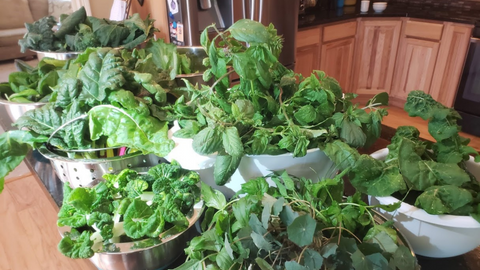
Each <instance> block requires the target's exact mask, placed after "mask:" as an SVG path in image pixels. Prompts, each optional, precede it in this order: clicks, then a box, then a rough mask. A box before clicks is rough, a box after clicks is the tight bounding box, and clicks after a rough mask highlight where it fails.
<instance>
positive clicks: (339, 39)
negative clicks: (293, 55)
mask: <svg viewBox="0 0 480 270" xmlns="http://www.w3.org/2000/svg"><path fill="white" fill-rule="evenodd" d="M356 32H357V22H356V21H351V22H345V23H339V24H334V25H328V26H325V27H324V28H323V39H322V51H321V54H320V70H323V71H325V73H326V74H327V75H328V76H331V77H333V78H335V79H337V81H338V82H339V84H340V86H341V87H342V89H343V90H344V91H345V92H350V91H351V82H352V70H353V56H354V53H355V34H356Z"/></svg>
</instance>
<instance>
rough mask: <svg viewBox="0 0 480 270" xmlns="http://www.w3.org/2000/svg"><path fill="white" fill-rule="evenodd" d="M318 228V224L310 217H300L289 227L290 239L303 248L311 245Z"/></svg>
mask: <svg viewBox="0 0 480 270" xmlns="http://www.w3.org/2000/svg"><path fill="white" fill-rule="evenodd" d="M316 226H317V223H316V222H315V220H314V219H313V218H312V217H310V215H302V216H299V217H297V218H295V220H294V221H293V222H292V223H291V224H290V225H288V227H287V232H288V239H289V240H290V241H292V242H294V243H295V244H297V245H299V246H301V247H303V246H306V245H310V244H311V243H312V241H313V235H314V234H315V228H316Z"/></svg>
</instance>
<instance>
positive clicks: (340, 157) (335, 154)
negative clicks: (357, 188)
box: [321, 140, 360, 170]
mask: <svg viewBox="0 0 480 270" xmlns="http://www.w3.org/2000/svg"><path fill="white" fill-rule="evenodd" d="M321 149H322V150H323V152H324V153H325V154H326V155H327V156H328V157H329V158H330V159H331V160H332V161H333V163H335V165H336V166H337V168H339V169H340V170H345V169H346V168H350V167H353V166H355V164H356V162H357V160H358V158H359V157H360V154H359V153H358V151H356V150H355V149H353V148H351V147H350V146H349V145H348V144H346V143H344V142H342V141H338V140H335V141H333V142H330V143H327V144H325V145H324V146H323V147H321Z"/></svg>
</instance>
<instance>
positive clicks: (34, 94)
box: [0, 58, 70, 122]
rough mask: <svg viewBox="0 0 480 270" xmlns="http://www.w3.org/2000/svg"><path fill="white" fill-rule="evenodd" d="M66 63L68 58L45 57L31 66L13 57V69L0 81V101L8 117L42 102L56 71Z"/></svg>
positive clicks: (47, 95)
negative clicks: (6, 79)
mask: <svg viewBox="0 0 480 270" xmlns="http://www.w3.org/2000/svg"><path fill="white" fill-rule="evenodd" d="M69 65H70V62H69V61H63V60H55V59H51V58H45V59H43V60H41V61H40V62H38V64H37V65H36V66H35V67H33V66H30V65H29V64H28V63H26V62H24V61H22V60H19V59H15V66H16V68H17V71H15V72H12V73H10V74H9V76H8V82H4V83H0V105H1V106H3V107H5V110H6V111H7V113H8V116H9V117H10V119H11V121H12V122H15V121H17V120H18V118H20V116H22V115H23V114H24V113H25V112H27V111H29V110H33V109H37V108H40V107H42V106H43V105H45V104H46V103H47V102H48V101H49V99H50V96H51V94H52V92H53V90H52V88H53V87H54V86H56V85H57V82H58V78H59V76H60V74H61V73H62V72H63V71H64V70H66V69H68V67H69Z"/></svg>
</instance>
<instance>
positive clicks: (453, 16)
mask: <svg viewBox="0 0 480 270" xmlns="http://www.w3.org/2000/svg"><path fill="white" fill-rule="evenodd" d="M358 2H360V1H358ZM371 4H372V1H370V8H369V11H368V12H366V13H362V12H360V6H359V4H357V5H356V6H345V7H343V8H331V7H327V6H324V7H316V8H311V9H307V10H306V13H305V14H303V15H300V16H299V20H298V27H299V28H306V27H311V26H316V25H320V24H327V23H334V22H339V21H344V20H349V19H356V18H365V17H366V18H381V17H409V18H416V19H426V20H437V21H447V22H455V23H464V24H472V25H476V26H480V16H479V15H478V12H475V11H469V10H464V9H460V8H458V9H455V8H448V9H447V8H440V7H436V8H435V7H431V6H426V5H425V6H424V5H405V4H389V5H388V6H387V8H386V9H385V10H384V11H383V12H375V11H374V10H373V8H372V7H371Z"/></svg>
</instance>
